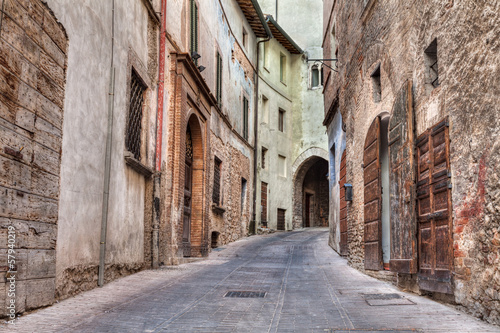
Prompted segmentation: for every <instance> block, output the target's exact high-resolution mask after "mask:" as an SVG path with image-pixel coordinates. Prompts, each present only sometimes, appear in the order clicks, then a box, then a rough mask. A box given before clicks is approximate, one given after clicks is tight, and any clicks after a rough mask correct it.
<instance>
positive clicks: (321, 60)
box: [307, 59, 339, 73]
mask: <svg viewBox="0 0 500 333" xmlns="http://www.w3.org/2000/svg"><path fill="white" fill-rule="evenodd" d="M310 61H315V62H316V61H318V62H320V63H321V64H322V65H324V66H326V67H328V68H330V69H331V70H332V71H334V72H337V73H338V72H339V71H338V68H339V67H338V61H339V60H338V59H307V62H310ZM325 61H335V68H333V67H332V66H330V65H327V64H325Z"/></svg>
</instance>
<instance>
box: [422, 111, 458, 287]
mask: <svg viewBox="0 0 500 333" xmlns="http://www.w3.org/2000/svg"><path fill="white" fill-rule="evenodd" d="M449 152H450V148H449V134H448V126H447V119H445V120H443V121H441V122H440V123H439V124H437V125H436V126H434V127H432V128H430V129H428V130H427V131H426V132H425V133H423V134H422V135H421V136H419V138H418V139H417V163H418V171H417V175H418V182H417V219H418V268H419V271H418V281H419V287H420V288H421V289H423V290H428V291H435V292H440V293H447V294H451V293H452V274H451V272H452V263H453V251H452V229H451V228H452V214H451V190H450V188H451V185H450V184H451V183H450V181H449V177H450V159H449Z"/></svg>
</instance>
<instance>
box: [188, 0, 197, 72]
mask: <svg viewBox="0 0 500 333" xmlns="http://www.w3.org/2000/svg"><path fill="white" fill-rule="evenodd" d="M190 19H191V22H190V40H189V48H190V52H191V53H193V52H198V6H197V5H196V2H195V0H191V1H190ZM194 63H195V64H196V65H198V60H194Z"/></svg>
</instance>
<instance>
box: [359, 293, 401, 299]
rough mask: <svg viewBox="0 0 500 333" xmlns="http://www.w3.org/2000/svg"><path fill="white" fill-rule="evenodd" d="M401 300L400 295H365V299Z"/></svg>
mask: <svg viewBox="0 0 500 333" xmlns="http://www.w3.org/2000/svg"><path fill="white" fill-rule="evenodd" d="M398 298H401V295H400V294H365V299H366V300H370V299H398Z"/></svg>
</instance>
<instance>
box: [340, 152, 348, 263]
mask: <svg viewBox="0 0 500 333" xmlns="http://www.w3.org/2000/svg"><path fill="white" fill-rule="evenodd" d="M345 178H346V152H345V150H344V153H343V154H342V158H341V159H340V181H339V186H340V255H341V256H346V255H347V201H345V187H344V184H345Z"/></svg>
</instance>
